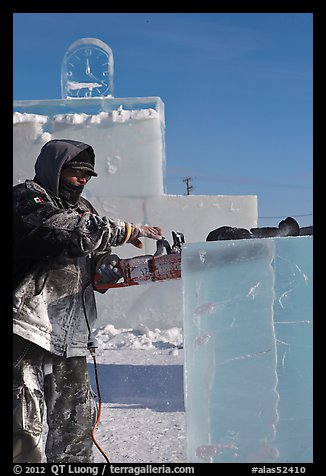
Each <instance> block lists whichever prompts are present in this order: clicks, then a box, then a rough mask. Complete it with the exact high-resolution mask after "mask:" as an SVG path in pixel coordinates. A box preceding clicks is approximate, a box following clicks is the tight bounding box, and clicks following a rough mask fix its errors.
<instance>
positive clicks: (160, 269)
mask: <svg viewBox="0 0 326 476" xmlns="http://www.w3.org/2000/svg"><path fill="white" fill-rule="evenodd" d="M172 237H173V245H172V247H171V246H170V244H169V242H168V241H167V240H165V239H162V240H158V241H157V243H156V248H157V249H156V253H155V254H154V255H142V256H135V257H133V258H128V259H121V260H120V261H119V267H120V269H121V270H122V273H123V276H122V281H121V282H118V283H114V284H113V283H104V282H102V281H101V277H100V276H96V279H95V288H96V289H98V290H105V289H109V288H121V287H126V286H135V285H139V284H145V283H149V282H153V281H165V280H170V279H180V278H181V248H182V245H183V243H184V236H183V234H182V233H176V232H172ZM164 250H165V251H166V253H167V254H163V253H164Z"/></svg>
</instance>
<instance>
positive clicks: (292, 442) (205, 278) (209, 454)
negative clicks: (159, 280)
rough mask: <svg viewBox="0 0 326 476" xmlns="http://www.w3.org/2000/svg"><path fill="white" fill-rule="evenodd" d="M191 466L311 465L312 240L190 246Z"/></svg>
mask: <svg viewBox="0 0 326 476" xmlns="http://www.w3.org/2000/svg"><path fill="white" fill-rule="evenodd" d="M182 273H183V296H184V341H185V403H186V415H187V443H188V461H189V462H192V463H195V462H200V463H205V462H206V463H208V462H223V463H225V462H226V463H228V462H230V463H236V462H241V463H242V462H245V463H246V462H247V463H255V462H257V463H258V462H261V463H263V462H266V463H271V462H283V463H285V462H289V463H293V462H294V463H299V462H312V237H306V236H305V237H288V238H263V239H251V240H238V241H217V242H209V243H193V244H189V245H186V246H185V248H184V250H183V253H182Z"/></svg>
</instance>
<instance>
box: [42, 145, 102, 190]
mask: <svg viewBox="0 0 326 476" xmlns="http://www.w3.org/2000/svg"><path fill="white" fill-rule="evenodd" d="M87 149H90V152H91V153H90V154H89V155H90V163H91V164H92V165H93V166H94V150H93V148H92V146H90V145H88V144H85V143H84V142H79V141H75V140H70V139H54V140H50V141H49V142H47V143H46V144H44V146H43V147H42V149H41V152H40V154H39V156H38V158H37V159H36V162H35V173H36V175H35V179H36V180H37V182H38V183H39V184H40V185H41V186H42V187H43V188H45V189H46V190H48V191H50V192H52V193H54V194H55V195H56V196H58V195H59V183H60V174H61V169H62V166H63V164H64V163H66V162H69V161H71V160H73V159H74V158H75V157H76V156H77V155H78V154H80V152H82V151H83V150H87Z"/></svg>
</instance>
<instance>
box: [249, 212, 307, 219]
mask: <svg viewBox="0 0 326 476" xmlns="http://www.w3.org/2000/svg"><path fill="white" fill-rule="evenodd" d="M312 215H313V214H312V213H305V214H302V215H289V216H291V217H296V218H298V217H312ZM283 217H284V215H281V216H268V217H266V216H265V217H261V216H258V218H283Z"/></svg>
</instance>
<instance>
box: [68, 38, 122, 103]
mask: <svg viewBox="0 0 326 476" xmlns="http://www.w3.org/2000/svg"><path fill="white" fill-rule="evenodd" d="M61 93H62V97H63V98H82V97H103V96H112V95H113V94H112V93H113V56H112V50H111V48H109V46H108V45H106V44H105V43H103V42H102V41H100V40H97V39H96V38H82V39H81V40H78V41H76V42H74V43H73V44H72V45H71V46H70V47H69V48H68V50H67V52H66V54H65V56H64V59H63V63H62V71H61Z"/></svg>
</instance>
